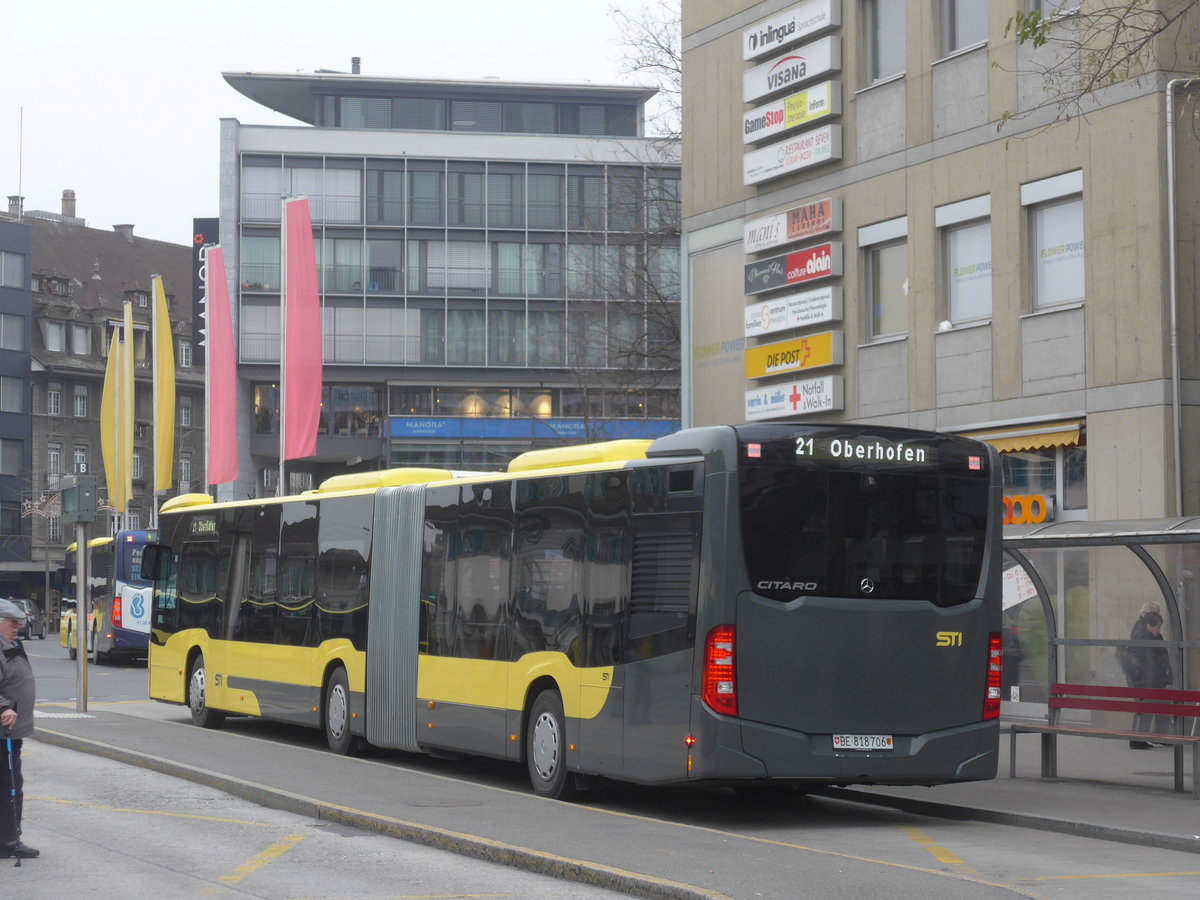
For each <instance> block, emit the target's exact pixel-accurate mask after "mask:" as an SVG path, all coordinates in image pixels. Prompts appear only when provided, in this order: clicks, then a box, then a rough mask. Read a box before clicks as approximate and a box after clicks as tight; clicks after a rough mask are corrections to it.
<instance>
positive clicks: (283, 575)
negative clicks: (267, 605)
mask: <svg viewBox="0 0 1200 900" xmlns="http://www.w3.org/2000/svg"><path fill="white" fill-rule="evenodd" d="M281 518H282V524H281V528H280V535H279V606H278V610H277V612H276V615H275V636H274V641H273V643H276V644H285V645H288V646H292V647H311V646H315V641H316V629H315V628H312V627H311V624H312V617H313V615H314V612H315V611H314V609H313V604H314V601H315V599H316V597H315V595H314V591H315V590H316V574H317V521H318V520H317V504H316V502H310V503H288V504H285V505H284V507H283V509H282V511H281Z"/></svg>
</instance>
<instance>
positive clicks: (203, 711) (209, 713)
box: [187, 653, 225, 728]
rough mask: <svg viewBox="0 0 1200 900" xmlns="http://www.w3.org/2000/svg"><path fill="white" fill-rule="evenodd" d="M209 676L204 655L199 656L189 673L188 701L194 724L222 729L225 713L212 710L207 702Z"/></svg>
mask: <svg viewBox="0 0 1200 900" xmlns="http://www.w3.org/2000/svg"><path fill="white" fill-rule="evenodd" d="M207 687H208V675H207V671H206V670H205V668H204V654H203V653H201V654H198V655H197V656H196V659H195V660H194V661H193V662H192V667H191V669H190V670H189V671H188V683H187V701H188V709H190V710H191V711H192V722H193V723H194V724H196V725H199V726H200V727H201V728H220V727H221V726H222V725H223V724H224V723H225V713H223V712H220V711H219V710H215V709H211V708H210V707H209V706H208V703H207V702H206V699H205V698H206V693H207V690H206V689H207Z"/></svg>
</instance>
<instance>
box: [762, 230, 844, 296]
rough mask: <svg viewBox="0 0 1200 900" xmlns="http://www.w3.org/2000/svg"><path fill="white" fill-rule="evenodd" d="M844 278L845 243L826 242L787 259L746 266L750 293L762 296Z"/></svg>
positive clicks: (793, 253)
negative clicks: (839, 276)
mask: <svg viewBox="0 0 1200 900" xmlns="http://www.w3.org/2000/svg"><path fill="white" fill-rule="evenodd" d="M841 274H842V242H841V241H826V242H825V243H824V244H817V246H815V247H806V248H805V249H803V250H796V251H794V252H792V253H788V254H785V255H784V256H772V257H771V258H770V259H760V260H758V261H756V262H752V263H746V269H745V275H746V293H747V294H762V293H765V292H766V291H773V290H776V289H777V288H784V287H792V286H793V285H797V284H808V283H809V282H812V281H820V280H821V279H823V278H833V277H836V276H838V275H841Z"/></svg>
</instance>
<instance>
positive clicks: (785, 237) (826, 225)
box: [742, 197, 842, 253]
mask: <svg viewBox="0 0 1200 900" xmlns="http://www.w3.org/2000/svg"><path fill="white" fill-rule="evenodd" d="M841 230H842V201H841V199H839V198H837V197H826V198H825V199H824V200H817V201H816V202H815V203H805V204H804V205H803V206H793V207H792V208H791V209H786V210H784V211H783V212H781V213H774V214H773V215H770V216H763V217H762V218H761V219H751V220H750V221H749V222H747V223H746V228H745V232H744V234H743V237H742V246H743V249H744V250H745V251H746V252H747V253H759V252H761V251H763V250H770V249H771V248H772V247H780V246H783V245H784V244H790V243H792V242H794V241H805V240H808V239H809V238H815V237H820V236H821V235H824V234H833V233H835V232H838V231H841Z"/></svg>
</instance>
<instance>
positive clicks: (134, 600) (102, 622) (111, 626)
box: [58, 531, 157, 663]
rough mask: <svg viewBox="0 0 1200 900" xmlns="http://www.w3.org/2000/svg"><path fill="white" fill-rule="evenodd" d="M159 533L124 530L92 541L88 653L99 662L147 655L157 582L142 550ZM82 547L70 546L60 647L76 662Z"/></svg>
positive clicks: (63, 585) (68, 549) (89, 543)
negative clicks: (145, 573) (145, 572)
mask: <svg viewBox="0 0 1200 900" xmlns="http://www.w3.org/2000/svg"><path fill="white" fill-rule="evenodd" d="M154 540H157V535H156V533H155V532H153V531H119V532H117V535H116V537H101V538H93V539H92V540H90V541H88V553H89V556H88V585H89V589H90V590H89V593H90V605H89V607H88V610H89V611H88V653H90V654H91V656H92V661H93V662H98V663H99V662H104V661H105V660H106V659H109V658H111V657H117V656H134V657H140V656H145V655H146V645H147V641H148V635H149V633H150V599H151V592H152V591H153V588H154V583H153V582H152V581H148V580H146V579H145V578H143V577H142V551H143V550H144V549H145V547H146V543H147V541H154ZM76 549H77V548H76V545H75V544H71V545H70V546H69V547H67V553H66V565H65V567H64V573H65V574H64V578H63V584H62V614H61V616H60V618H59V631H58V633H59V644H60V645H61V646H63V647H66V648H67V650H68V652H69V653H70V656H71V659H74V658H75V654H76V649H77V646H78V645H77V643H76V640H75V632H76V627H75V609H76V607H75V602H76V600H75V598H76V593H75V591H76V582H77V581H78V578H77V575H76V565H77V561H78V553H77V552H76Z"/></svg>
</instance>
